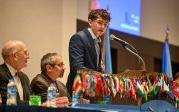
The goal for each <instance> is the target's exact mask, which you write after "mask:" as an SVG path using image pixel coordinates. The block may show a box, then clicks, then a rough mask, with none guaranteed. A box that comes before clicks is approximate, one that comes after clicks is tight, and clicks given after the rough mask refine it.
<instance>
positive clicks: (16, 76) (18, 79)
mask: <svg viewBox="0 0 179 112" xmlns="http://www.w3.org/2000/svg"><path fill="white" fill-rule="evenodd" d="M14 79H15V83H16V87H17V91H18V93H19V96H20V100H23V88H22V84H21V81H20V78H19V73H16V74H15V76H14Z"/></svg>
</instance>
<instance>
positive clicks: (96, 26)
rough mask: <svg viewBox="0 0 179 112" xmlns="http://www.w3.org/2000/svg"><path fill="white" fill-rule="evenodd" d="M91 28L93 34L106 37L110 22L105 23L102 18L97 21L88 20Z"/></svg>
mask: <svg viewBox="0 0 179 112" xmlns="http://www.w3.org/2000/svg"><path fill="white" fill-rule="evenodd" d="M88 23H89V25H90V28H91V29H92V31H93V33H94V34H95V35H96V37H101V36H103V35H104V33H105V31H106V27H107V24H108V21H104V20H103V19H102V18H101V17H99V18H97V19H96V20H93V21H92V20H88Z"/></svg>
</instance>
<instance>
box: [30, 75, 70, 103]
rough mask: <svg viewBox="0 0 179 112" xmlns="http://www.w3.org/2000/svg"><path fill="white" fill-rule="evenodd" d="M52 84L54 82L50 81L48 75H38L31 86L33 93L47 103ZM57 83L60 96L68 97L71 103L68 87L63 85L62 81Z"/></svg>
mask: <svg viewBox="0 0 179 112" xmlns="http://www.w3.org/2000/svg"><path fill="white" fill-rule="evenodd" d="M52 82H53V81H52V80H51V79H50V77H49V76H48V75H47V74H45V73H41V74H38V75H37V76H36V77H35V78H34V79H33V80H32V82H31V85H30V86H31V90H32V93H33V94H35V95H39V96H41V99H42V102H44V101H46V100H47V90H48V87H49V86H50V84H51V83H52ZM55 83H56V86H57V89H58V92H59V96H60V97H62V96H67V97H68V99H69V101H71V97H70V95H69V93H68V91H67V88H66V86H65V85H64V84H63V83H61V82H60V81H56V82H55Z"/></svg>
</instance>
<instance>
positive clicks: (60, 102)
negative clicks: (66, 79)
mask: <svg viewBox="0 0 179 112" xmlns="http://www.w3.org/2000/svg"><path fill="white" fill-rule="evenodd" d="M63 74H64V63H63V61H62V58H61V56H59V55H58V54H57V53H48V54H46V55H44V56H43V57H42V59H41V73H40V74H38V75H37V76H36V77H35V78H34V79H33V80H32V82H31V89H32V92H33V94H35V95H39V96H41V99H42V102H43V104H44V105H46V104H47V102H46V101H47V90H48V87H49V86H50V84H51V83H53V84H54V85H55V86H56V88H57V91H58V97H57V98H56V99H55V102H56V106H57V107H67V106H68V105H69V101H71V97H70V95H69V93H68V91H67V88H66V86H65V85H64V84H63V83H62V82H60V81H58V80H57V78H58V77H63Z"/></svg>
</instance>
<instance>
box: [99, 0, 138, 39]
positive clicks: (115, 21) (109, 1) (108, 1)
mask: <svg viewBox="0 0 179 112" xmlns="http://www.w3.org/2000/svg"><path fill="white" fill-rule="evenodd" d="M98 4H99V7H100V8H103V9H108V10H109V12H110V13H111V18H112V19H111V22H110V28H112V29H114V30H118V31H122V32H126V33H130V34H134V35H140V6H141V0H99V1H98Z"/></svg>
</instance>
